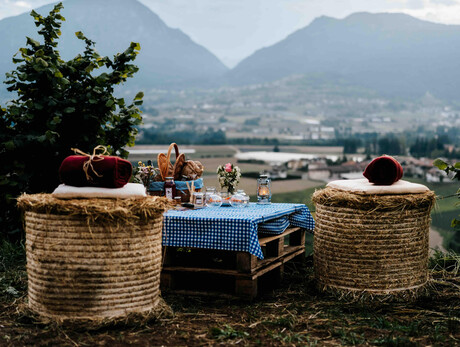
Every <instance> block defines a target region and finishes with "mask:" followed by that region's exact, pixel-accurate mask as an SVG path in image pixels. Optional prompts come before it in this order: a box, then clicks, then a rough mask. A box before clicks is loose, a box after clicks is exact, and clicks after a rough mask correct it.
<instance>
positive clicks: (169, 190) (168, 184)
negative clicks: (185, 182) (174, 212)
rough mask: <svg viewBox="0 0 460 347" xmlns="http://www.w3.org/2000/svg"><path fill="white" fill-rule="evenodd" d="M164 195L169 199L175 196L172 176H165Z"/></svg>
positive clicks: (174, 184)
mask: <svg viewBox="0 0 460 347" xmlns="http://www.w3.org/2000/svg"><path fill="white" fill-rule="evenodd" d="M165 196H166V197H167V198H168V199H171V200H172V199H174V197H175V196H176V183H175V182H174V177H166V181H165Z"/></svg>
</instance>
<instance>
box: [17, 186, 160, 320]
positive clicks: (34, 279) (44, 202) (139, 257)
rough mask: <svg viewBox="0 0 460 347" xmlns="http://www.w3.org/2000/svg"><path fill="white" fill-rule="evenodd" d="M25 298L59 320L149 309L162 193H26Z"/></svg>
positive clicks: (155, 282)
mask: <svg viewBox="0 0 460 347" xmlns="http://www.w3.org/2000/svg"><path fill="white" fill-rule="evenodd" d="M19 205H20V206H21V207H22V208H23V209H24V210H26V212H25V225H26V252H27V274H28V299H29V307H30V309H31V310H32V311H34V312H36V313H38V314H40V315H42V316H45V317H50V318H54V319H57V320H68V319H70V320H80V319H84V320H87V319H89V320H102V319H107V318H109V319H115V318H120V317H126V316H127V315H128V314H131V313H135V314H148V313H149V312H152V311H153V310H155V307H156V306H157V305H158V303H159V301H160V290H159V284H160V271H161V229H162V213H163V211H164V210H165V208H166V206H167V205H166V204H165V203H164V201H163V199H162V198H154V197H147V198H145V199H141V200H139V199H137V200H136V199H126V200H111V199H84V200H59V199H55V198H53V197H52V196H50V195H45V194H40V195H24V196H22V197H21V198H19Z"/></svg>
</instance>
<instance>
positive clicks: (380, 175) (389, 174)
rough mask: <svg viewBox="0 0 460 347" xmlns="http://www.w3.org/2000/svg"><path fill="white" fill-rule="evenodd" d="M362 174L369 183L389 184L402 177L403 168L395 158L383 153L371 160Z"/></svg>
mask: <svg viewBox="0 0 460 347" xmlns="http://www.w3.org/2000/svg"><path fill="white" fill-rule="evenodd" d="M363 175H364V177H366V178H367V179H368V180H369V182H371V183H374V184H377V185H391V184H393V183H395V182H396V181H399V180H400V179H401V178H402V176H403V168H402V166H401V164H400V163H399V162H398V161H397V160H396V159H395V158H393V157H390V156H388V155H383V156H381V157H378V158H375V159H374V160H372V161H371V162H370V163H369V165H367V167H366V169H365V170H364V173H363Z"/></svg>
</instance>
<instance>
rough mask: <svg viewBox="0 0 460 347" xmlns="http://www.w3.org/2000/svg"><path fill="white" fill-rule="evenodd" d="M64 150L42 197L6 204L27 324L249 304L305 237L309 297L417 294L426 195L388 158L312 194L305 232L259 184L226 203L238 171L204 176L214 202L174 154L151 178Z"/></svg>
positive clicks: (291, 207) (121, 164)
mask: <svg viewBox="0 0 460 347" xmlns="http://www.w3.org/2000/svg"><path fill="white" fill-rule="evenodd" d="M172 150H174V151H175V154H176V160H175V161H174V163H173V162H172V161H171V159H172V158H171V152H172ZM74 151H75V153H77V155H72V156H69V157H67V158H66V159H65V160H64V161H63V163H62V165H61V167H60V170H59V174H60V178H61V181H62V182H63V183H62V184H61V185H59V186H58V187H57V188H56V189H55V191H54V192H53V193H52V194H32V195H26V194H24V195H22V196H21V197H20V198H19V199H18V205H19V207H20V208H21V209H22V210H23V211H24V214H25V229H26V251H27V274H28V305H29V308H30V309H31V310H32V311H34V312H36V313H38V314H39V315H41V316H44V317H48V318H52V319H55V320H57V321H65V320H77V321H78V320H94V321H97V320H107V319H115V318H120V317H129V316H135V315H143V316H148V315H155V312H158V310H159V308H160V307H164V305H166V304H165V302H164V301H163V300H162V298H161V291H164V292H175V293H179V294H181V295H198V296H199V295H202V296H216V297H237V298H239V299H241V300H249V301H250V300H253V299H255V298H257V296H258V295H259V292H260V291H261V290H262V289H265V288H266V287H267V286H268V285H269V287H270V288H273V289H274V290H276V284H279V283H280V281H281V280H282V278H283V274H284V266H285V264H286V263H288V262H293V261H294V262H295V261H297V262H302V261H304V259H305V233H306V232H308V233H313V235H314V236H313V240H314V241H313V249H314V252H313V257H314V270H315V279H316V282H317V287H318V288H319V290H321V291H328V292H334V293H339V294H340V295H341V296H342V297H344V296H345V297H346V296H352V297H353V296H358V297H364V296H365V297H366V298H368V299H369V300H371V299H372V298H375V297H378V298H379V299H381V298H385V300H393V299H397V300H401V299H402V300H410V299H413V298H415V297H417V296H418V295H419V294H421V293H423V288H424V287H425V286H426V284H427V282H428V277H429V276H428V270H427V262H428V230H429V224H430V211H431V209H432V207H433V203H434V201H435V195H434V193H433V192H432V191H430V190H429V189H428V188H426V187H425V186H423V185H420V184H415V183H409V182H406V181H403V180H401V178H402V168H401V166H400V165H399V163H398V162H397V161H396V160H395V159H394V158H392V157H389V156H382V157H378V158H376V159H374V160H373V161H372V162H371V163H370V164H369V165H368V167H367V168H366V171H365V172H364V177H365V178H363V179H358V180H339V181H332V182H330V183H329V184H328V185H327V186H326V187H325V188H324V189H321V190H317V191H316V192H315V193H314V194H313V197H312V199H313V202H314V203H315V205H316V216H315V219H314V218H313V216H312V214H311V212H310V210H309V209H308V207H307V206H305V205H303V204H295V203H272V202H271V197H272V194H271V185H270V184H271V182H270V179H269V178H268V177H267V176H266V175H261V177H260V178H259V179H258V181H257V187H254V188H255V189H256V190H257V201H255V202H251V201H250V199H249V196H248V195H247V194H246V193H245V192H244V191H242V190H237V185H238V181H239V178H240V176H241V172H240V170H239V168H238V167H237V166H234V165H232V164H231V163H228V164H226V165H222V166H220V167H218V169H217V174H218V178H219V182H220V184H221V188H222V189H223V193H224V194H220V193H219V192H218V191H217V190H216V188H215V187H206V190H205V191H203V190H204V187H203V180H202V178H201V174H202V173H203V170H204V168H203V166H202V165H201V163H199V162H196V161H187V160H185V156H184V155H183V154H179V149H178V146H177V144H175V143H173V144H171V146H170V147H169V151H168V153H167V154H163V153H162V154H160V155H158V158H157V164H158V168H155V167H154V166H153V165H152V163H151V162H150V163H148V165H145V164H143V163H139V167H138V168H137V169H135V171H134V173H132V167H131V164H130V163H129V162H128V161H126V160H123V159H121V158H117V157H112V156H107V155H106V152H105V148H104V147H102V146H98V147H96V148H95V149H94V151H93V153H92V154H87V153H83V152H81V151H79V150H76V149H75V150H74ZM132 177H133V178H134V179H135V180H137V182H139V183H134V182H130V180H131V181H132ZM315 220H316V221H315Z"/></svg>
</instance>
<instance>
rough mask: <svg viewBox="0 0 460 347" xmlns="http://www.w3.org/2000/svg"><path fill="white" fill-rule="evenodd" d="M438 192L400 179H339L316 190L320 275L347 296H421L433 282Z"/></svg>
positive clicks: (326, 284)
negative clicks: (431, 250) (433, 214)
mask: <svg viewBox="0 0 460 347" xmlns="http://www.w3.org/2000/svg"><path fill="white" fill-rule="evenodd" d="M434 201H435V194H434V192H432V191H430V190H429V189H428V188H427V187H425V186H423V185H420V184H413V183H409V182H406V181H398V182H396V183H395V184H393V185H391V186H375V185H373V184H370V183H369V182H368V181H367V180H366V179H361V180H347V181H333V182H331V183H329V184H328V185H327V187H326V188H325V189H322V190H319V191H316V192H315V193H314V194H313V202H314V203H315V204H316V224H315V231H314V242H313V252H314V253H313V257H314V264H315V277H316V280H317V283H318V285H319V287H320V289H321V290H330V291H333V292H336V293H339V294H340V295H342V296H347V295H349V294H351V295H352V296H355V297H356V296H358V297H362V296H368V297H374V296H379V297H380V298H383V295H387V296H388V297H389V298H391V297H393V298H396V297H402V298H409V297H416V296H417V293H419V292H420V290H419V289H422V287H424V285H425V284H426V283H427V281H428V267H427V265H428V236H429V226H430V220H431V219H430V211H431V209H432V207H433V204H434Z"/></svg>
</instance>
